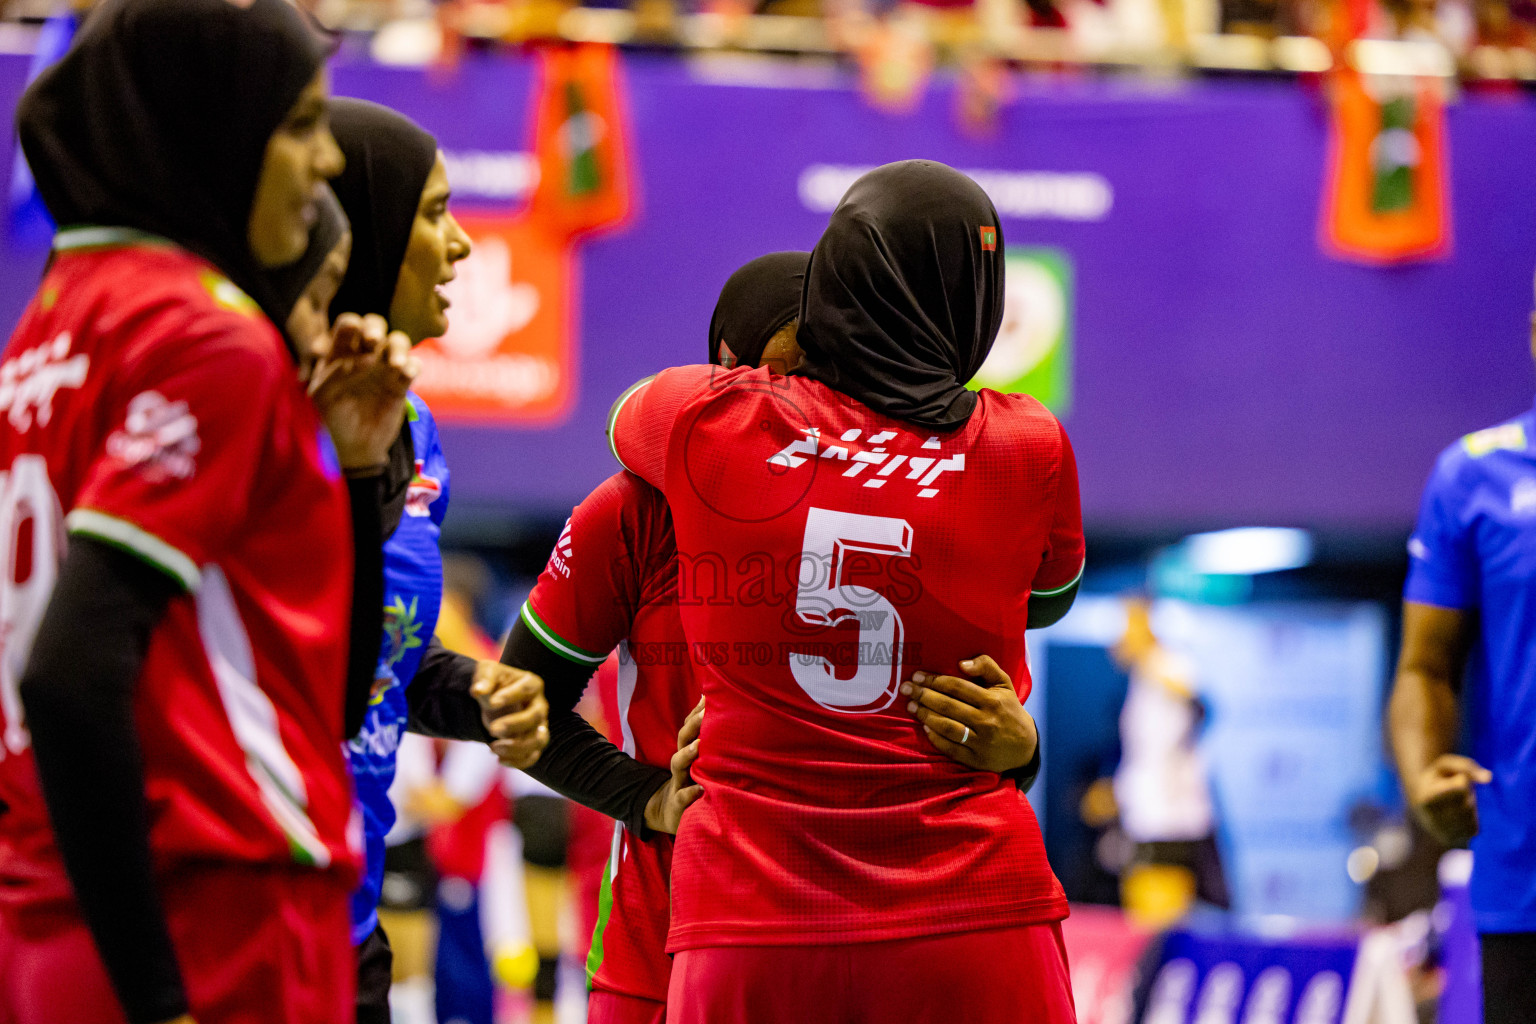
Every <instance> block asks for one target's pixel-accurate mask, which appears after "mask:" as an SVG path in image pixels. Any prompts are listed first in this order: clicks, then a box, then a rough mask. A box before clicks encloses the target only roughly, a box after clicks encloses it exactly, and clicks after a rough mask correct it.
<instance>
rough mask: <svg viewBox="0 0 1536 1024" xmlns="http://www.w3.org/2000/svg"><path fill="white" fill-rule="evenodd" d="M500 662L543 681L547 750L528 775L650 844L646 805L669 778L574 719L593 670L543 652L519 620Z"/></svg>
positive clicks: (553, 653) (544, 647)
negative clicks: (604, 816)
mask: <svg viewBox="0 0 1536 1024" xmlns="http://www.w3.org/2000/svg"><path fill="white" fill-rule="evenodd" d="M501 660H502V663H503V664H506V665H511V666H512V667H513V668H520V669H525V670H527V671H529V672H533V673H534V674H536V675H538V676H540V677H541V678H542V679H543V680H544V699H545V700H546V701H548V702H549V746H547V747H545V748H544V753H543V754H542V755H541V756H540V757H539V762H538V764H536V765H534V766H533V767H532V768H530V769H528V774H529V775H531V776H532V777H533V778H535V779H537V780H538V781H540V782H542V783H544V785H546V786H548V787H549V788H550V789H553V790H554V791H555V792H556V793H559V794H560V795H561V796H564V797H568V798H570V799H571V800H574V801H576V802H577V803H579V804H581V805H582V806H584V807H590V808H592V809H593V810H594V811H597V812H598V813H600V814H605V815H607V816H608V817H610V818H614V819H617V820H618V821H622V822H623V823H624V824H625V825H626V826H627V827H628V828H629V830H630V834H631V835H634V836H637V837H639V838H642V839H644V838H648V837H649V836H650V835H651V830H650V829H649V828H647V827H646V824H645V805H646V804H647V803H648V802H649V801H650V799H651V797H652V795H654V794H655V792H656V791H657V790H658V789H660V788H661V787H662V786H664V785H666V783H667V780H668V779H670V778H671V777H672V773H671V772H670V771H669V770H668V769H666V768H657V767H655V766H654V765H648V764H642V763H641V762H639V761H636V760H635V759H634V758H633V757H630V756H629V755H628V754H626V753H624V752H623V751H622V750H620V749H619V748H618V747H616V746H614V745H613V743H612V742H610V741H609V740H608V738H607V737H605V736H604V735H603V734H602V733H600V732H598V731H597V730H596V729H594V728H593V727H592V725H591V723H589V722H588V721H587V720H586V719H584V718H582V717H581V716H580V715H578V714H577V713H576V704H577V702H578V701H580V700H581V695H582V692H583V691H584V690H586V688H587V681H588V680H589V679H590V678H591V677H592V671H593V670H592V668H591V667H590V666H584V665H578V664H576V663H575V662H573V661H571V660H569V659H568V658H563V657H561V656H560V655H558V654H556V653H555V652H554V651H551V650H550V649H549V648H548V647H546V646H544V643H543V641H541V640H540V639H539V638H538V637H536V636H534V634H533V631H532V630H530V629H529V628H528V626H527V624H526V623H524V622H523V620H522V618H521V617H519V618H518V620H517V622H516V624H515V625H513V627H512V634H511V636H509V637H507V645H506V647H505V648H504V649H503V650H502V652H501ZM678 725H679V726H681V725H682V723H681V722H679V723H678Z"/></svg>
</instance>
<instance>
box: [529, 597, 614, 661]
mask: <svg viewBox="0 0 1536 1024" xmlns="http://www.w3.org/2000/svg"><path fill="white" fill-rule="evenodd" d="M520 614H521V615H522V617H523V621H524V622H526V623H527V624H528V628H529V629H531V630H533V635H534V636H536V637H538V638H539V640H540V641H542V642H543V644H544V646H545V647H548V648H549V649H550V650H552V651H554V652H555V653H556V654H558V655H560V656H561V657H562V658H566V659H567V660H569V661H574V662H576V663H577V664H578V665H583V666H586V667H588V668H591V667H592V666H593V665H601V664H602V663H603V661H604V660H605V659H606V658H607V657H608V655H606V654H593V653H592V652H591V651H587V650H583V649H582V648H580V647H577V646H576V645H575V644H573V643H571V642H569V641H567V640H565V639H563V638H562V637H561V636H560V634H558V633H556V632H555V631H554V630H552V629H550V628H549V626H548V625H546V624H545V622H544V620H543V619H541V618H539V613H538V612H536V611H534V610H533V605H532V604H531V603H530V602H528V601H524V602H523V610H522V612H521V613H520Z"/></svg>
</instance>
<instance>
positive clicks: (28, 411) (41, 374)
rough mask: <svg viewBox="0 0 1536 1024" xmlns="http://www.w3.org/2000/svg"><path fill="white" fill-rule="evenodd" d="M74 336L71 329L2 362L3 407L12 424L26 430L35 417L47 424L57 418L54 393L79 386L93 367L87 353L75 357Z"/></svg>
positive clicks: (0, 387) (0, 403)
mask: <svg viewBox="0 0 1536 1024" xmlns="http://www.w3.org/2000/svg"><path fill="white" fill-rule="evenodd" d="M73 342H74V339H73V338H71V337H70V334H69V332H68V331H65V332H63V333H62V334H60V335H59V336H58V337H57V338H54V339H53V340H52V341H50V342H48V343H47V344H45V345H39V346H37V347H36V348H32V349H28V350H27V351H25V352H23V353H21V354H20V355H17V356H14V357H13V358H11V359H7V360H6V361H5V362H4V363H0V410H4V411H5V412H6V413H7V414H8V415H7V419H9V420H10V423H11V426H12V427H15V428H16V429H17V430H19V431H22V432H25V431H28V430H31V429H32V423H33V421H34V419H35V420H36V422H37V424H38V425H39V426H43V427H46V426H47V425H48V421H49V420H51V419H53V396H54V395H56V394H58V392H59V389H60V388H78V387H79V386H80V385H81V384H84V383H85V375H86V373H87V372H89V370H90V367H91V361H90V357H89V356H86V355H85V354H84V353H81V354H80V355H75V356H72V355H70V354H69V347H70V345H71V344H73Z"/></svg>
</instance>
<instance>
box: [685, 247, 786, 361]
mask: <svg viewBox="0 0 1536 1024" xmlns="http://www.w3.org/2000/svg"><path fill="white" fill-rule="evenodd" d="M810 260H811V254H810V253H808V252H796V251H790V252H770V253H768V254H767V255H766V256H759V257H758V258H757V259H755V260H752V261H751V262H750V263H745V264H743V265H742V266H741V267H740V268H739V269H737V271H736V272H735V273H734V274H732V275H731V276H730V277H729V278H727V279H726V282H725V287H724V288H721V289H720V300H719V301H718V302H716V303H715V313H714V315H713V316H711V317H710V318H709V361H710V362H711V363H715V364H717V365H718V364H719V362H720V343H721V342H722V341H724V342H725V344H726V347H727V348H729V349H730V350H731V353H732V354H733V355H734V356H735V357H736V365H737V366H756V365H757V364H758V363H761V362H762V361H763V350H764V349H765V348H767V347H768V342H769V341H770V340H772V338H773V336H774V335H775V334H777V333H779V330H780V329H781V328H782V327H783V326H784V325H785V324H787V323H789V322H790V321H791V320H793V319H794V318H795V317H797V316H799V315H800V293H801V291H802V290H803V289H804V287H805V268H806V265H807V264H808V263H810Z"/></svg>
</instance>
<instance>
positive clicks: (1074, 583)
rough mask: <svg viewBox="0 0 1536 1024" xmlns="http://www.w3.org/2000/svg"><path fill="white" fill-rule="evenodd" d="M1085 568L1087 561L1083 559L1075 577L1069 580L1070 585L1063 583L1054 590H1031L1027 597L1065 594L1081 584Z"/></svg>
mask: <svg viewBox="0 0 1536 1024" xmlns="http://www.w3.org/2000/svg"><path fill="white" fill-rule="evenodd" d="M1086 568H1088V560H1087V559H1086V558H1085V559H1083V564H1082V565H1080V566H1078V569H1077V575H1076V576H1073V577H1072V580H1071V582H1070V583H1063V584H1062V585H1061V586H1059V587H1054V588H1052V589H1050V590H1031V591H1030V592H1029V596H1030V597H1055V596H1056V595H1057V594H1065V593H1066V592H1067V591H1069V590H1071V589H1072V588H1073V587H1075V586H1077V585H1078V584H1079V583H1081V582H1082V580H1083V570H1084V569H1086Z"/></svg>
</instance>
